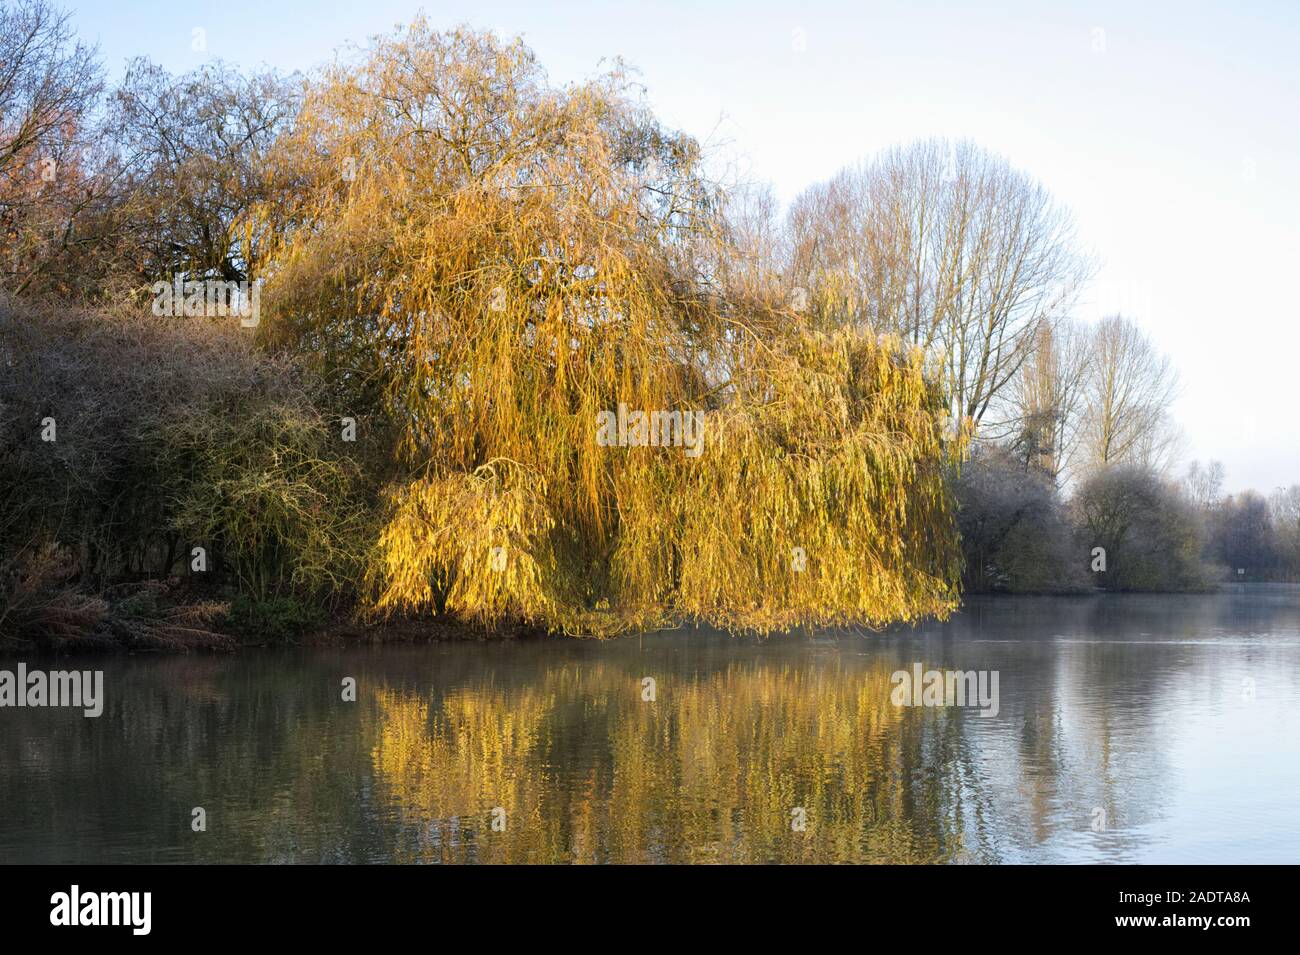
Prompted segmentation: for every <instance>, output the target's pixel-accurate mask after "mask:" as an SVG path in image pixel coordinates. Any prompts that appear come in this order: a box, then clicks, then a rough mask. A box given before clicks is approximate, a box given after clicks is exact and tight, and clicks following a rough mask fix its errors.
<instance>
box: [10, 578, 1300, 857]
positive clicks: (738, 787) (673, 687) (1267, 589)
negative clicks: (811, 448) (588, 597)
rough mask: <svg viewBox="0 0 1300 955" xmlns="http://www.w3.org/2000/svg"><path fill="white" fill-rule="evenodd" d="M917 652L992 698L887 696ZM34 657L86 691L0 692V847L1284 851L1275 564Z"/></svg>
mask: <svg viewBox="0 0 1300 955" xmlns="http://www.w3.org/2000/svg"><path fill="white" fill-rule="evenodd" d="M30 662H32V661H29V663H30ZM916 663H920V664H922V665H923V666H924V668H926V669H935V670H947V669H951V670H962V671H971V670H977V671H997V672H998V673H999V675H1000V681H999V689H1000V700H999V707H998V712H997V715H996V716H993V717H981V715H980V711H979V709H977V708H974V707H971V708H957V707H899V706H895V705H894V704H893V703H891V701H890V691H891V689H892V686H891V683H890V677H891V674H893V673H894V672H896V671H899V670H911V669H912V667H913V666H914V664H916ZM3 665H9V662H8V661H6V662H5V663H4V664H3ZM42 665H46V666H49V667H51V668H56V667H57V668H64V667H68V668H71V667H74V666H76V667H81V668H89V667H93V668H95V669H103V670H104V671H105V675H104V695H105V704H104V712H103V715H102V716H101V717H100V718H98V719H85V718H83V717H82V716H81V715H80V713H78V712H75V711H68V710H58V709H21V710H18V709H8V710H4V711H0V807H3V811H2V812H0V861H2V862H11V863H12V862H61V863H73V862H81V863H99V862H225V861H230V862H489V861H492V862H505V861H510V862H707V861H718V862H763V861H784V862H868V863H876V862H953V863H962V862H969V863H982V862H1067V863H1094V862H1163V863H1211V862H1213V863H1230V862H1246V863H1256V862H1294V861H1295V860H1296V858H1297V857H1298V856H1300V796H1298V795H1297V793H1300V587H1295V586H1283V585H1278V586H1267V585H1259V586H1243V587H1237V588H1235V589H1229V590H1225V591H1224V592H1222V593H1219V594H1214V595H1196V596H1118V595H1106V596H1098V597H1081V598H1061V597H1027V598H976V599H970V600H968V602H967V606H966V609H965V610H964V611H963V612H962V613H961V614H960V615H958V616H957V617H955V618H954V619H953V620H952V621H950V622H949V623H947V624H930V625H926V626H923V627H918V628H915V629H898V630H891V631H889V632H887V633H884V634H819V635H815V636H812V637H807V636H794V637H775V638H771V639H767V640H757V639H747V638H745V639H742V638H733V637H729V636H726V635H723V634H716V633H708V632H701V631H685V632H674V633H658V634H645V635H640V636H632V637H628V638H624V639H620V640H616V641H607V642H594V641H592V642H583V641H572V640H553V641H544V642H536V643H508V644H485V643H463V644H459V643H458V644H439V645H433V646H423V647H411V646H388V647H373V648H361V649H352V650H346V651H345V650H337V651H335V650H311V651H308V650H301V651H284V652H247V653H242V654H239V655H232V656H224V655H223V656H197V655H193V656H185V657H164V656H159V657H151V656H130V657H127V656H122V657H110V658H95V659H70V660H60V661H57V662H54V661H44V662H43V664H42ZM345 677H354V678H355V679H356V681H357V701H356V702H355V703H348V702H344V701H343V700H342V698H341V692H340V684H341V681H342V680H343V679H344V678H345ZM646 677H650V678H653V680H654V681H655V682H654V687H655V693H654V696H655V698H654V700H653V701H647V700H643V698H642V697H643V682H642V681H643V680H644V679H645V678H646ZM194 807H203V808H204V809H205V811H206V815H207V831H205V832H193V831H192V830H191V818H192V817H191V812H192V809H193V808H194ZM498 808H500V809H504V811H505V812H504V831H494V830H493V828H492V822H493V818H494V816H493V812H494V810H496V809H498ZM795 810H802V811H803V813H804V817H805V818H806V829H804V831H797V830H796V829H795V828H794V827H793V826H792V812H794V811H795Z"/></svg>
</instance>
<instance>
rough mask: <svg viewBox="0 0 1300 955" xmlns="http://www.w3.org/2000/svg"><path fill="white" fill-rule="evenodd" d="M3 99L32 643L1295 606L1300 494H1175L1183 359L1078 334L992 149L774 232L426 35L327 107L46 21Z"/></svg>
mask: <svg viewBox="0 0 1300 955" xmlns="http://www.w3.org/2000/svg"><path fill="white" fill-rule="evenodd" d="M0 60H3V61H4V62H7V63H13V64H16V68H15V69H14V70H12V71H9V72H8V73H7V74H6V75H4V76H0V116H3V120H0V226H2V228H0V283H2V285H3V292H2V294H3V297H2V298H0V369H2V370H3V377H0V502H2V503H3V505H4V507H3V516H0V641H4V642H5V643H6V644H7V645H9V646H17V647H27V646H34V645H35V646H48V647H54V648H72V647H79V646H124V647H129V648H139V649H151V648H175V647H187V646H211V647H220V646H231V645H233V644H234V643H235V642H236V640H235V637H236V636H238V637H240V638H243V639H246V640H256V641H280V640H293V639H297V638H299V637H301V636H302V635H303V634H305V633H308V632H310V631H312V630H315V629H319V628H320V627H321V626H323V625H325V624H327V623H328V622H330V621H337V620H344V619H347V620H353V621H361V622H367V623H371V624H378V623H383V622H385V621H387V622H392V621H395V620H410V619H412V618H417V619H432V620H436V621H439V622H440V623H441V624H445V623H446V622H447V621H455V622H457V623H460V624H465V625H472V626H474V627H478V628H485V629H486V630H491V629H494V628H495V629H497V630H500V629H501V628H506V629H507V630H511V631H512V632H513V629H514V628H518V627H521V626H523V627H529V628H536V629H539V630H545V631H552V632H564V633H570V634H576V635H588V634H589V635H608V634H613V633H618V632H621V631H625V630H629V629H644V628H649V627H657V626H669V625H673V624H677V623H681V622H698V623H703V624H709V625H716V626H721V627H726V628H731V629H735V630H752V631H759V632H771V631H777V630H788V629H792V628H796V627H824V626H865V627H872V628H875V627H881V626H884V625H887V624H890V623H894V622H900V621H915V620H918V619H921V618H923V617H927V616H932V615H938V616H945V615H947V614H948V613H949V612H951V611H952V610H953V609H954V608H955V607H956V605H957V601H958V595H959V593H960V590H961V589H962V587H963V586H964V587H965V588H966V589H968V590H1008V591H1018V592H1024V591H1066V592H1071V591H1077V590H1081V589H1086V588H1091V587H1098V586H1100V587H1107V588H1114V589H1146V590H1171V589H1172V590H1183V589H1197V588H1203V587H1207V586H1210V585H1212V583H1213V581H1214V579H1215V578H1216V576H1219V575H1221V568H1220V567H1219V566H1218V565H1223V566H1227V567H1237V568H1243V569H1246V570H1247V572H1248V573H1249V574H1250V576H1251V577H1252V578H1254V577H1268V578H1282V577H1285V576H1288V575H1292V576H1293V575H1295V574H1297V573H1300V516H1297V515H1300V505H1297V504H1296V502H1297V501H1300V492H1297V491H1296V490H1295V489H1293V491H1292V492H1288V493H1286V494H1279V496H1278V497H1277V498H1276V499H1275V500H1274V501H1273V502H1272V503H1271V504H1266V503H1265V502H1263V500H1262V498H1258V497H1257V496H1254V495H1243V496H1241V497H1239V498H1234V499H1226V500H1224V499H1221V495H1220V494H1219V492H1218V490H1217V486H1215V487H1214V488H1213V489H1212V493H1210V492H1208V491H1207V490H1206V487H1205V486H1203V485H1205V483H1206V481H1207V480H1208V481H1209V483H1210V484H1211V485H1214V484H1215V481H1216V480H1217V481H1218V482H1219V483H1220V484H1221V476H1219V477H1218V478H1210V477H1207V475H1208V472H1206V473H1201V472H1197V473H1196V474H1194V475H1189V476H1188V479H1187V480H1185V481H1183V482H1181V483H1180V482H1178V481H1174V480H1172V477H1171V475H1173V474H1174V467H1175V463H1176V461H1177V451H1178V445H1177V430H1176V428H1175V427H1174V426H1173V424H1172V422H1171V421H1170V418H1169V404H1170V401H1171V400H1172V397H1173V395H1174V394H1175V392H1176V388H1177V383H1176V379H1175V376H1174V375H1173V372H1172V370H1171V369H1170V368H1169V366H1168V363H1167V361H1166V360H1165V359H1163V358H1162V357H1161V356H1160V355H1159V353H1158V351H1157V350H1156V349H1155V347H1154V346H1153V345H1152V344H1151V343H1150V342H1148V341H1147V340H1146V339H1145V338H1144V337H1143V336H1142V334H1141V332H1140V330H1138V329H1137V327H1136V326H1135V325H1133V324H1132V323H1131V322H1129V321H1128V320H1126V319H1124V318H1122V317H1119V316H1116V317H1113V318H1110V319H1106V320H1104V321H1103V322H1101V323H1100V324H1098V325H1096V326H1092V327H1089V326H1085V325H1083V324H1081V323H1077V322H1075V321H1073V320H1072V319H1071V318H1070V313H1071V308H1072V306H1073V304H1074V299H1075V295H1076V293H1077V291H1078V289H1079V288H1080V287H1081V285H1082V284H1083V283H1084V282H1085V281H1087V279H1088V278H1089V276H1090V275H1091V274H1092V270H1093V263H1092V260H1091V259H1090V258H1089V257H1088V256H1086V255H1084V254H1082V252H1081V251H1080V249H1079V248H1078V244H1077V242H1076V240H1075V238H1074V235H1073V229H1072V225H1071V219H1070V216H1069V214H1068V212H1067V211H1066V210H1064V209H1062V208H1060V207H1059V206H1058V205H1057V204H1056V203H1055V202H1054V201H1053V200H1052V198H1051V197H1050V196H1049V195H1048V194H1047V193H1046V192H1045V190H1044V189H1043V188H1042V187H1041V186H1040V185H1039V184H1037V183H1036V182H1034V181H1033V180H1032V179H1031V178H1030V177H1028V176H1026V175H1025V174H1024V173H1022V172H1020V171H1018V170H1017V169H1015V168H1014V167H1013V166H1012V165H1011V164H1010V163H1009V162H1007V161H1006V160H1004V159H1001V158H1000V157H997V156H994V155H991V154H990V153H988V152H987V151H985V150H983V149H981V148H980V147H978V146H976V145H975V144H972V143H967V142H962V143H947V142H943V141H938V140H934V141H924V142H920V143H916V144H912V145H910V146H904V147H899V148H896V149H893V150H889V151H887V152H885V153H884V154H882V155H880V156H878V157H876V158H875V159H873V160H871V161H869V162H867V163H865V164H863V165H862V166H860V167H855V168H853V169H850V170H846V171H845V172H843V173H841V174H839V175H838V176H836V177H835V178H833V179H832V180H830V181H829V182H827V183H824V184H820V185H817V186H813V187H811V188H810V189H809V190H808V191H807V192H806V193H805V194H804V195H802V196H800V197H799V198H798V199H796V201H795V202H794V203H793V204H792V205H791V207H790V208H789V209H788V210H785V211H781V210H778V209H777V207H776V204H775V202H774V201H773V200H772V198H771V196H770V194H768V193H767V192H765V191H764V190H762V189H758V188H754V187H752V186H747V185H743V184H737V183H728V182H724V181H722V180H721V179H720V178H718V177H715V176H713V175H712V174H711V172H710V163H709V157H708V156H707V155H706V154H705V153H704V151H703V150H702V149H701V147H700V145H699V144H698V143H697V142H696V141H694V140H693V139H692V138H690V137H689V136H687V135H684V134H682V133H679V132H676V131H673V130H670V129H668V128H666V127H664V126H663V125H662V124H661V123H660V122H659V121H658V120H657V119H656V118H655V116H654V115H653V113H652V112H651V111H650V109H649V108H648V106H647V105H646V102H645V99H644V96H643V95H642V94H641V93H640V91H639V90H638V88H637V87H636V86H635V84H634V83H632V82H631V80H630V78H629V76H628V74H627V73H626V72H624V71H623V70H622V69H615V70H613V71H610V72H607V73H604V74H601V75H599V76H597V77H595V78H594V79H592V80H590V81H588V82H586V83H583V84H578V85H572V86H566V87H559V86H556V85H554V84H552V83H551V82H550V81H549V80H548V78H547V76H546V74H545V72H544V71H543V69H542V67H541V65H540V64H539V63H538V62H537V60H536V59H535V57H534V55H533V54H532V52H531V51H530V50H528V49H527V47H525V46H524V45H523V44H522V43H520V42H518V41H514V42H506V41H502V40H500V39H498V38H497V37H495V36H493V35H490V34H485V33H477V32H473V31H469V30H464V29H459V30H451V31H447V32H439V31H437V30H435V29H433V28H432V27H430V26H429V25H428V23H427V22H425V21H424V20H422V19H421V20H417V21H415V22H414V23H413V24H411V25H410V26H409V27H407V28H402V29H399V30H397V31H395V32H394V33H392V34H390V35H387V36H384V37H378V38H375V39H374V40H373V42H372V43H371V44H370V45H369V46H368V47H367V48H366V50H365V51H363V52H361V53H358V54H355V55H354V56H352V57H351V58H348V59H345V60H341V61H339V62H337V63H335V64H334V65H332V66H330V67H328V68H326V69H323V70H321V71H319V72H317V73H314V74H312V75H310V76H306V77H302V76H297V75H294V76H285V75H281V74H278V73H275V72H263V73H258V74H242V73H240V72H238V71H235V70H232V69H230V68H228V67H225V66H222V65H220V64H213V65H210V66H206V67H204V68H202V69H200V70H198V71H196V72H194V73H191V74H188V75H184V76H172V75H169V74H167V73H166V72H165V71H163V70H162V69H160V68H159V67H157V66H155V65H153V64H151V63H149V62H147V61H145V60H139V61H136V62H133V63H132V64H130V66H129V68H128V69H127V71H126V73H125V75H124V76H123V77H122V79H121V80H120V82H118V83H117V84H116V85H112V84H110V83H109V81H108V80H107V78H106V76H105V74H104V72H103V69H102V67H101V65H100V64H99V63H98V62H97V59H96V56H95V53H94V51H93V50H90V49H88V48H86V47H85V46H84V45H83V44H81V43H79V42H78V41H77V39H76V37H75V34H74V32H73V29H72V25H71V23H70V21H69V20H68V19H67V17H66V16H64V15H63V14H61V13H60V12H59V11H58V10H57V9H55V8H54V7H52V6H50V5H48V4H47V3H46V2H44V0H26V2H23V3H19V4H17V5H15V6H13V7H11V8H6V10H5V11H4V12H3V14H0ZM187 283H203V284H202V285H199V286H191V285H189V284H187ZM214 283H220V284H221V285H222V286H223V287H224V285H225V284H226V283H234V284H237V285H238V288H239V289H240V291H239V292H237V293H236V294H235V297H233V298H232V299H231V302H232V303H235V301H236V299H237V302H238V305H239V308H240V309H241V310H237V311H236V314H235V315H232V314H230V313H229V311H228V310H227V309H225V308H224V307H223V308H220V309H214V308H213V305H212V303H213V299H212V298H211V296H210V295H208V294H206V293H207V292H208V291H209V290H210V289H211V288H212V287H213V285H214ZM192 287H194V288H197V289H198V291H197V292H191V291H190V289H191V288H192ZM250 288H251V289H252V290H253V291H252V292H251V293H250V292H249V289H250ZM174 289H176V290H179V292H180V293H181V294H179V295H177V296H175V298H173V290H174ZM160 290H161V292H160ZM162 293H165V297H164V296H163V294H162ZM160 303H164V307H161V308H160ZM160 312H162V313H163V314H160ZM625 408H631V409H645V410H644V411H636V412H634V413H633V417H632V418H631V419H627V417H626V416H625V415H623V413H622V411H620V412H619V415H618V417H619V420H620V422H621V423H620V424H619V427H618V434H617V435H616V436H615V437H616V438H617V440H616V441H614V442H612V446H611V441H610V440H607V439H608V438H609V437H610V436H609V435H602V434H601V432H600V430H599V428H598V427H597V423H598V422H599V421H601V420H602V416H604V415H609V416H611V419H612V417H613V413H614V411H615V409H625ZM636 416H640V417H639V418H637V417H636ZM697 416H698V417H697ZM695 420H699V421H701V422H702V423H703V430H702V433H701V434H700V435H699V436H698V437H699V439H700V441H701V442H702V444H701V445H700V446H698V447H692V448H690V449H686V450H689V451H690V452H691V453H686V451H685V450H684V449H683V448H682V447H681V444H682V441H681V437H682V432H681V428H682V425H683V421H695ZM674 428H675V429H676V430H675V431H674ZM660 439H662V440H660ZM696 452H698V453H696ZM968 457H969V460H967V459H968ZM1197 495H1199V497H1198V496H1197ZM1097 548H1100V549H1102V550H1103V551H1104V552H1105V554H1106V560H1105V561H1104V563H1105V567H1104V569H1102V570H1098V569H1097V566H1096V557H1095V553H1094V552H1095V551H1096V549H1097Z"/></svg>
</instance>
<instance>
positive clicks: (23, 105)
mask: <svg viewBox="0 0 1300 955" xmlns="http://www.w3.org/2000/svg"><path fill="white" fill-rule="evenodd" d="M101 90H102V78H101V73H100V67H99V64H98V62H97V60H96V58H95V51H94V50H93V49H91V48H89V47H87V46H85V45H84V44H82V43H80V42H79V41H77V40H76V39H75V38H74V35H73V30H72V26H71V24H70V22H69V16H68V14H66V13H64V12H63V11H61V10H59V9H57V8H56V7H54V6H51V5H50V4H48V3H46V2H45V0H20V2H18V3H15V4H13V5H5V6H4V7H0V276H2V278H3V284H4V286H5V287H6V288H7V289H8V290H10V291H24V290H25V289H26V288H27V287H28V286H29V285H30V284H31V283H32V282H33V281H34V280H35V279H36V278H38V277H39V276H41V275H42V274H43V272H45V270H46V269H47V268H48V266H49V264H50V263H51V262H54V261H57V260H58V259H59V258H60V255H61V253H63V252H64V251H66V250H67V249H68V248H69V246H70V245H71V244H72V243H73V241H74V238H75V235H76V225H77V223H78V221H79V217H80V216H81V215H82V214H83V213H84V212H85V211H86V209H88V208H90V207H92V206H93V205H94V204H95V202H96V201H97V199H98V197H99V195H100V193H101V190H100V189H99V188H98V186H97V184H96V183H95V181H94V178H95V177H94V169H95V167H96V165H97V163H95V162H93V161H90V153H91V152H93V149H94V144H95V141H96V137H95V135H94V132H93V130H92V124H91V121H90V115H91V112H92V110H93V108H94V105H95V103H96V101H97V99H98V97H99V94H100V92H101Z"/></svg>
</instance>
